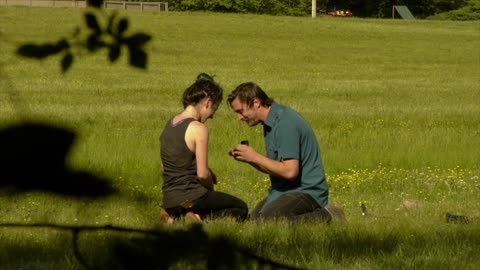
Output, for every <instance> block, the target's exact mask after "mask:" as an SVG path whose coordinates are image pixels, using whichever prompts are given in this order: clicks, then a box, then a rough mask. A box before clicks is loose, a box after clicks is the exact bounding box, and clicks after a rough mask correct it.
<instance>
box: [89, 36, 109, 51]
mask: <svg viewBox="0 0 480 270" xmlns="http://www.w3.org/2000/svg"><path fill="white" fill-rule="evenodd" d="M100 35H101V34H100V33H98V32H93V33H91V34H90V35H89V36H88V38H87V49H88V50H89V51H91V52H93V51H96V50H97V49H99V48H102V47H104V46H105V43H104V42H103V41H101V40H100Z"/></svg>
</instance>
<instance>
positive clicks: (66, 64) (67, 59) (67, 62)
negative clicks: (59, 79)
mask: <svg viewBox="0 0 480 270" xmlns="http://www.w3.org/2000/svg"><path fill="white" fill-rule="evenodd" d="M61 64H62V72H63V73H65V72H67V70H68V69H69V68H70V66H71V65H72V64H73V54H72V53H67V54H65V56H63V58H62V63H61Z"/></svg>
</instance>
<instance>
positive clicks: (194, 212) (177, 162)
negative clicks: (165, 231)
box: [160, 73, 248, 221]
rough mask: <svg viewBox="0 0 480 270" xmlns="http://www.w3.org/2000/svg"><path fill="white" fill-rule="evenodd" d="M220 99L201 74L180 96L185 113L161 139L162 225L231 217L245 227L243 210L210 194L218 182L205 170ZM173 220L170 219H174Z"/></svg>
mask: <svg viewBox="0 0 480 270" xmlns="http://www.w3.org/2000/svg"><path fill="white" fill-rule="evenodd" d="M222 98H223V89H222V88H221V87H220V86H219V85H218V84H217V83H216V82H215V81H214V80H213V78H212V77H211V76H209V75H207V74H204V73H201V74H199V75H198V76H197V79H196V81H195V82H194V83H193V84H192V85H191V86H190V87H188V88H187V89H186V90H185V92H184V93H183V100H182V102H183V107H184V110H183V112H181V113H179V114H177V115H175V116H174V117H173V118H172V119H170V120H169V121H168V122H167V124H166V126H165V128H164V130H163V132H162V134H161V136H160V144H161V146H160V152H161V160H162V168H163V187H162V190H163V208H164V209H165V211H166V212H164V213H162V218H163V219H164V220H168V221H172V220H173V219H178V218H181V217H187V218H188V219H193V220H194V221H201V220H202V219H205V218H216V217H225V216H227V217H233V218H235V219H236V220H238V221H243V220H245V218H246V217H247V214H248V207H247V204H246V203H245V202H244V201H242V200H240V199H238V198H236V197H234V196H232V195H229V194H226V193H223V192H218V191H214V190H213V185H214V184H216V181H217V180H216V176H215V174H214V173H213V171H212V170H211V169H210V168H209V167H208V128H207V126H206V125H205V122H206V121H207V120H208V119H210V118H213V115H214V114H215V112H216V110H217V109H218V107H219V105H220V103H221V102H222ZM172 218H173V219H172Z"/></svg>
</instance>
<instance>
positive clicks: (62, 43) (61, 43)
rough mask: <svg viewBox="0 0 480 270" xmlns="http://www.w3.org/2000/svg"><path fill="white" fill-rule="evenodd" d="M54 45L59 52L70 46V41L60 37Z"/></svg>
mask: <svg viewBox="0 0 480 270" xmlns="http://www.w3.org/2000/svg"><path fill="white" fill-rule="evenodd" d="M55 47H56V49H57V50H58V52H61V51H62V50H64V49H68V48H70V43H68V41H67V40H66V39H61V40H59V41H58V42H57V44H55Z"/></svg>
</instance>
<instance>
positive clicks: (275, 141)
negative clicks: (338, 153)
mask: <svg viewBox="0 0 480 270" xmlns="http://www.w3.org/2000/svg"><path fill="white" fill-rule="evenodd" d="M263 132H264V137H265V145H266V148H267V149H266V150H267V156H268V157H269V158H270V159H273V160H284V159H297V160H299V161H300V172H299V175H298V177H297V180H295V181H290V180H286V179H283V178H280V177H277V176H272V175H270V181H271V187H270V189H269V195H268V198H267V201H266V202H265V204H264V206H265V205H267V204H268V203H270V202H272V201H273V200H275V199H277V198H278V197H280V196H281V195H283V194H285V193H288V192H302V193H306V194H309V195H310V196H312V198H313V199H315V201H317V203H318V204H319V205H320V206H321V207H325V206H326V205H327V203H328V184H327V180H326V177H325V171H324V169H323V162H322V157H321V153H320V146H319V144H318V141H317V138H316V136H315V133H314V131H313V129H312V128H311V127H310V125H309V124H308V122H307V121H306V120H305V119H304V118H303V117H302V116H301V115H300V114H299V113H297V112H296V111H294V110H293V109H291V108H288V107H286V106H283V105H280V104H278V103H276V102H273V104H272V107H271V109H270V112H269V114H268V117H267V120H266V121H265V123H264V124H263Z"/></svg>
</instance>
